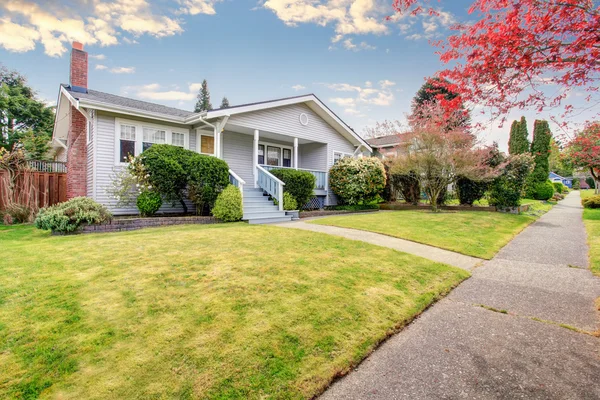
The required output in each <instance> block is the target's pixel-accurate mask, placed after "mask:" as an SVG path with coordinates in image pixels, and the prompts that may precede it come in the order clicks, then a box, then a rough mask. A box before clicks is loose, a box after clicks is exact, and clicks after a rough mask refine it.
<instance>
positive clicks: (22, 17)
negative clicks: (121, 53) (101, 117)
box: [0, 0, 220, 60]
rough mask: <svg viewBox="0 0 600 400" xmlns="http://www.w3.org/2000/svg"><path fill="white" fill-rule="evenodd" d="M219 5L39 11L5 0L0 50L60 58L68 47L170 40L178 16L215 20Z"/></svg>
mask: <svg viewBox="0 0 600 400" xmlns="http://www.w3.org/2000/svg"><path fill="white" fill-rule="evenodd" d="M218 1H220V0H169V1H163V2H151V1H150V0H87V1H78V2H58V1H47V2H43V3H42V4H43V6H42V5H40V3H39V2H36V1H35V0H4V1H1V2H0V13H3V15H2V18H1V19H0V47H3V48H5V49H6V50H8V51H13V52H25V51H31V50H34V49H35V45H36V43H40V44H42V45H43V47H44V51H45V53H46V54H47V55H49V56H51V57H60V56H62V55H63V54H65V53H66V52H67V48H68V46H69V44H70V43H71V42H73V41H78V42H81V43H82V44H84V45H97V46H113V45H117V44H119V43H137V40H136V39H137V38H138V37H140V36H142V35H149V36H153V37H165V36H173V35H176V34H179V33H181V32H183V27H182V23H181V20H180V19H179V17H178V16H179V15H180V14H190V15H196V14H215V9H214V5H215V3H217V2H218ZM174 6H175V7H174ZM177 6H179V7H180V8H179V9H177V8H176V7H177ZM97 56H102V55H97ZM97 59H99V60H101V59H102V58H97Z"/></svg>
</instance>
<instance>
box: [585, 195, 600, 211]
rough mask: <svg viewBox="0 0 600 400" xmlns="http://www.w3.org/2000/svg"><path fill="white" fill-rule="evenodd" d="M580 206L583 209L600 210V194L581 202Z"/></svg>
mask: <svg viewBox="0 0 600 400" xmlns="http://www.w3.org/2000/svg"><path fill="white" fill-rule="evenodd" d="M581 204H582V205H583V206H584V207H585V208H600V194H597V195H594V196H590V197H588V198H586V199H583V200H581Z"/></svg>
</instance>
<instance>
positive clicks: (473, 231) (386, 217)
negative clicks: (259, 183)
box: [311, 200, 552, 259]
mask: <svg viewBox="0 0 600 400" xmlns="http://www.w3.org/2000/svg"><path fill="white" fill-rule="evenodd" d="M533 201H534V202H535V204H534V205H533V207H532V209H531V211H530V212H529V213H528V214H521V215H514V214H504V213H497V212H481V211H458V212H452V211H450V212H439V213H432V212H430V211H421V210H414V211H413V210H411V211H408V210H407V211H385V212H378V213H373V214H361V215H347V216H332V217H327V218H323V219H318V220H314V221H311V223H314V224H320V225H333V226H339V227H343V228H353V229H360V230H365V231H371V232H377V233H382V234H385V235H389V236H394V237H398V238H401V239H408V240H412V241H415V242H419V243H424V244H429V245H432V246H436V247H440V248H443V249H447V250H452V251H456V252H458V253H462V254H467V255H470V256H474V257H480V258H484V259H490V258H492V257H493V256H494V254H496V253H497V252H498V251H499V250H500V249H501V248H502V247H504V246H505V245H506V244H507V243H508V242H509V241H510V240H511V239H512V238H513V237H514V236H515V235H516V234H518V233H519V232H521V231H522V230H523V229H524V228H525V227H526V226H527V225H529V224H530V223H531V222H533V221H535V219H536V218H537V217H538V216H539V215H541V214H542V213H544V212H546V211H548V210H549V209H550V208H551V207H552V204H550V203H545V202H539V201H536V200H533Z"/></svg>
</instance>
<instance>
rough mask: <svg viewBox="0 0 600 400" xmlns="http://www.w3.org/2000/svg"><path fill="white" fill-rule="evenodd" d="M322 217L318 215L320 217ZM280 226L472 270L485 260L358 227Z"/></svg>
mask: <svg viewBox="0 0 600 400" xmlns="http://www.w3.org/2000/svg"><path fill="white" fill-rule="evenodd" d="M318 218H322V217H317V218H314V219H318ZM277 226H279V227H284V228H295V229H302V230H306V231H312V232H321V233H327V234H330V235H336V236H342V237H345V238H348V239H353V240H361V241H363V242H367V243H371V244H375V245H377V246H384V247H389V248H391V249H394V250H399V251H403V252H405V253H410V254H414V255H416V256H420V257H424V258H428V259H430V260H433V261H438V262H441V263H445V264H448V265H453V266H455V267H459V268H463V269H466V270H469V271H470V270H472V269H473V268H475V267H476V266H477V265H479V264H481V263H482V262H483V260H482V259H480V258H475V257H470V256H465V255H463V254H459V253H455V252H453V251H449V250H444V249H440V248H438V247H433V246H428V245H426V244H421V243H416V242H411V241H410V240H404V239H398V238H394V237H391V236H387V235H381V234H379V233H374V232H366V231H360V230H357V229H348V228H339V227H337V226H327V225H315V224H309V223H306V222H304V221H293V222H284V223H280V224H277Z"/></svg>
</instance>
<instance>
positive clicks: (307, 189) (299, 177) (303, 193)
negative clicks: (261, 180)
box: [269, 168, 317, 210]
mask: <svg viewBox="0 0 600 400" xmlns="http://www.w3.org/2000/svg"><path fill="white" fill-rule="evenodd" d="M269 172H271V173H272V174H273V175H275V176H276V177H277V178H279V179H281V180H282V181H283V183H285V186H284V187H283V192H284V193H289V194H291V195H292V196H293V197H294V199H295V200H296V203H298V206H299V207H302V206H304V205H305V204H306V203H308V201H309V200H310V199H311V198H312V197H313V193H314V189H315V182H316V180H317V178H315V176H314V175H313V174H311V173H310V172H308V171H301V170H296V169H287V168H279V169H273V170H271V171H269ZM284 204H285V201H284ZM295 210H297V208H295Z"/></svg>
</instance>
